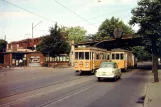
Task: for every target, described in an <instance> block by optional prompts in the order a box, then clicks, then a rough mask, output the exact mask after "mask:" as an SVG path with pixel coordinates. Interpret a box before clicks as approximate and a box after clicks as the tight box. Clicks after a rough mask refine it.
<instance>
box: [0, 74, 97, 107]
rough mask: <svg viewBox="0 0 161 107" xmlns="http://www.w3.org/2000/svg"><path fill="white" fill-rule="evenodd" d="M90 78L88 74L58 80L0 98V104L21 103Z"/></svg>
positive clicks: (3, 106)
mask: <svg viewBox="0 0 161 107" xmlns="http://www.w3.org/2000/svg"><path fill="white" fill-rule="evenodd" d="M92 80H93V77H89V76H88V77H80V78H76V79H72V80H69V81H64V82H60V83H57V84H53V85H50V86H45V87H41V88H39V89H34V90H30V91H26V92H23V93H19V94H15V95H11V96H8V97H5V98H1V99H0V106H2V107H8V106H10V105H16V104H18V103H21V102H23V101H26V100H29V99H32V98H35V97H39V96H43V95H45V94H49V93H52V92H56V91H58V90H61V89H64V88H68V87H72V86H74V85H76V84H80V83H83V82H87V81H92ZM95 84H96V83H93V84H90V85H88V86H86V87H83V88H80V89H79V90H76V91H74V92H71V93H68V94H66V95H65V96H62V97H60V98H57V99H55V100H50V101H48V102H45V103H43V104H42V105H41V106H45V105H48V104H50V103H53V102H57V101H60V100H61V99H64V98H67V96H71V95H74V94H76V93H79V92H81V90H82V91H83V90H85V89H87V88H88V87H92V86H94V85H95ZM25 95H26V96H25ZM24 96H25V97H24ZM14 98H18V99H17V100H13V99H14Z"/></svg>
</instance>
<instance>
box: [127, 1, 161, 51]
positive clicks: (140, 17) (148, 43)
mask: <svg viewBox="0 0 161 107" xmlns="http://www.w3.org/2000/svg"><path fill="white" fill-rule="evenodd" d="M131 12H132V15H133V16H132V18H131V20H130V22H129V23H130V24H131V25H135V24H138V25H139V26H140V29H139V31H138V32H137V34H139V35H140V36H142V37H144V41H143V42H144V43H145V49H146V50H147V51H148V52H152V49H154V47H156V48H157V49H156V51H157V53H158V52H159V53H160V52H161V45H160V44H161V39H160V36H161V30H160V29H161V1H160V0H140V1H139V2H138V7H136V8H134V9H133V10H132V11H131ZM155 41H156V43H155ZM152 44H153V46H154V47H153V48H152ZM154 51H155V49H154ZM154 53H155V52H154Z"/></svg>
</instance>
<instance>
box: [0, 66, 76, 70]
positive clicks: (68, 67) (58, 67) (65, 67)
mask: <svg viewBox="0 0 161 107" xmlns="http://www.w3.org/2000/svg"><path fill="white" fill-rule="evenodd" d="M60 68H64V69H73V68H74V67H71V66H57V67H55V68H54V67H11V68H2V70H3V69H8V70H11V69H60Z"/></svg>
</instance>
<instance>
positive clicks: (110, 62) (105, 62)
mask: <svg viewBox="0 0 161 107" xmlns="http://www.w3.org/2000/svg"><path fill="white" fill-rule="evenodd" d="M101 64H116V62H102V63H101Z"/></svg>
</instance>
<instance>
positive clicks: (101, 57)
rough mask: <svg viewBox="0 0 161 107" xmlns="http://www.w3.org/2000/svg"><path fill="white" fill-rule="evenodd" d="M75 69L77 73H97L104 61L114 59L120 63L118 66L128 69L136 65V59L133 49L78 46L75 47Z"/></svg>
mask: <svg viewBox="0 0 161 107" xmlns="http://www.w3.org/2000/svg"><path fill="white" fill-rule="evenodd" d="M74 54H75V61H74V69H75V72H76V75H80V74H81V73H82V72H87V71H88V72H91V73H95V70H96V69H98V68H99V66H100V64H101V63H102V62H107V61H112V62H116V63H117V64H118V68H120V69H122V70H127V69H128V68H131V67H136V63H137V62H136V60H135V57H134V55H133V53H132V52H131V51H127V50H123V49H112V50H111V51H107V50H105V49H100V48H96V47H85V46H84V47H78V48H75V52H74Z"/></svg>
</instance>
